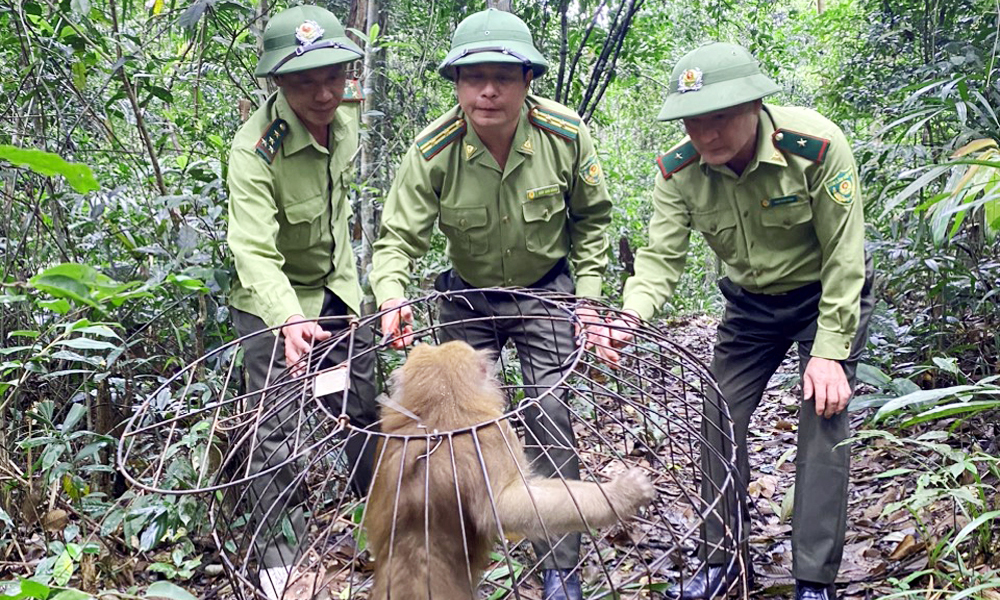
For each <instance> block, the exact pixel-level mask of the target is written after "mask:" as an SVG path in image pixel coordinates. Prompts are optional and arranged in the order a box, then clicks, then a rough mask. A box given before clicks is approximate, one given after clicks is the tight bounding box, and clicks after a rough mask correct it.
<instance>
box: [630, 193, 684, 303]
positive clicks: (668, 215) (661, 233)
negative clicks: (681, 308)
mask: <svg viewBox="0 0 1000 600" xmlns="http://www.w3.org/2000/svg"><path fill="white" fill-rule="evenodd" d="M690 239H691V219H690V217H689V216H688V210H687V206H686V205H685V203H684V200H683V198H682V196H681V193H680V190H678V187H677V181H676V179H673V178H672V179H669V180H667V179H664V178H663V177H661V176H660V175H659V174H658V175H657V177H656V185H655V187H654V189H653V218H652V220H651V221H650V223H649V242H648V243H647V245H646V246H645V247H643V248H640V249H639V250H638V251H637V252H636V256H635V275H633V276H632V277H629V278H628V281H626V282H625V291H624V293H623V301H622V308H624V309H626V310H634V311H636V312H637V313H639V316H640V317H642V318H643V319H648V318H650V317H652V316H653V314H654V313H656V311H657V310H658V309H659V308H660V307H661V306H663V303H664V302H666V301H667V299H668V298H670V297H671V296H672V295H673V293H674V289H676V287H677V282H678V281H680V278H681V274H682V273H683V272H684V262H685V260H686V259H687V251H688V243H689V240H690Z"/></svg>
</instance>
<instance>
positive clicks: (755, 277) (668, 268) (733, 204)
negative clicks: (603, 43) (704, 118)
mask: <svg viewBox="0 0 1000 600" xmlns="http://www.w3.org/2000/svg"><path fill="white" fill-rule="evenodd" d="M779 129H780V131H776V130H779ZM757 132H758V138H757V140H758V141H757V153H756V155H755V156H754V158H753V159H752V160H751V162H750V164H749V165H747V168H746V169H745V170H744V172H743V173H742V175H741V176H739V177H737V176H736V174H735V173H734V172H733V171H732V170H730V169H729V168H728V167H725V166H721V167H713V166H710V165H707V164H704V163H701V162H700V161H697V160H696V159H697V154H692V153H693V152H694V150H693V146H692V145H690V143H689V142H686V141H685V142H683V143H681V144H680V145H678V146H677V147H675V148H674V149H672V150H671V151H670V152H669V153H667V154H666V155H664V157H661V160H662V162H661V173H660V174H658V175H657V177H656V186H655V190H654V192H653V220H652V221H651V223H650V225H649V244H648V246H647V247H645V248H642V249H640V250H639V251H638V252H637V254H636V261H635V276H633V277H631V278H629V280H628V282H626V285H625V293H624V296H625V300H624V307H625V308H626V309H632V310H635V311H636V312H638V313H639V314H640V315H641V316H642V317H643V318H649V317H650V316H652V315H653V313H654V312H655V311H656V309H657V308H659V307H660V306H661V305H662V304H663V302H664V301H666V299H667V298H669V297H670V296H671V295H672V294H673V292H674V288H675V287H676V285H677V281H678V279H679V278H680V276H681V273H682V271H683V270H684V260H685V257H686V255H687V249H688V239H689V236H690V232H691V230H697V231H699V232H701V234H702V235H703V236H704V237H705V240H706V241H707V242H708V244H709V245H710V246H711V247H712V249H713V250H714V251H715V253H716V254H718V255H719V258H721V259H722V260H723V261H724V262H725V264H726V274H727V275H728V276H729V278H730V279H731V280H732V281H733V282H734V283H736V284H737V285H740V286H741V287H743V288H744V289H746V290H748V291H750V292H753V293H759V294H781V293H783V292H787V291H789V290H793V289H795V288H798V287H801V286H803V285H807V284H810V283H814V282H816V281H819V282H821V283H822V287H823V293H822V297H821V299H820V304H819V320H818V328H817V332H816V338H815V340H814V342H813V350H812V354H813V356H819V357H823V358H830V359H836V360H842V359H845V358H847V356H848V353H849V352H850V348H851V342H852V340H853V339H854V334H855V332H856V330H857V327H858V314H859V311H860V306H859V298H860V293H861V287H862V285H863V283H864V278H865V260H864V207H863V205H862V199H861V190H860V187H859V185H858V183H859V182H858V175H857V166H856V165H855V162H854V156H853V155H852V153H851V149H850V146H849V145H848V143H847V140H846V138H845V137H844V134H843V133H842V132H841V131H840V129H839V128H838V127H837V126H836V125H834V124H833V123H832V122H830V121H829V120H828V119H826V118H824V117H823V116H821V115H819V114H818V113H816V112H815V111H812V110H809V109H805V108H784V107H776V106H768V105H765V106H764V109H763V110H762V111H761V114H760V124H759V125H758V130H757ZM688 161H690V162H688ZM671 163H672V164H673V168H666V169H664V168H663V167H662V165H664V164H665V165H667V166H668V167H669V166H670V165H671ZM685 164H686V166H682V165H685Z"/></svg>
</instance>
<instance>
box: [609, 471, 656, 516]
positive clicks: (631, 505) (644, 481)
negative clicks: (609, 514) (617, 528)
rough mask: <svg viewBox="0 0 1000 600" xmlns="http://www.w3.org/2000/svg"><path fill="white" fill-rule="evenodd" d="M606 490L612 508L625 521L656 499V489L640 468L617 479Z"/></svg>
mask: <svg viewBox="0 0 1000 600" xmlns="http://www.w3.org/2000/svg"><path fill="white" fill-rule="evenodd" d="M604 488H605V489H606V490H607V491H608V499H609V500H611V506H612V507H614V509H615V512H617V513H618V515H619V516H621V517H622V518H623V519H627V518H628V517H631V516H632V515H634V514H635V513H636V512H638V511H639V509H640V508H642V507H643V506H646V505H647V504H649V503H650V502H652V501H653V498H655V497H656V488H654V487H653V483H652V482H651V481H650V480H649V478H648V477H646V473H645V472H644V471H643V470H642V469H640V468H638V467H633V468H631V469H629V470H628V471H626V472H625V473H623V474H622V475H619V476H618V477H615V478H614V479H612V480H611V482H610V483H608V484H606V485H605V486H604Z"/></svg>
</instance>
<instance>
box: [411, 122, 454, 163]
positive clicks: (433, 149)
mask: <svg viewBox="0 0 1000 600" xmlns="http://www.w3.org/2000/svg"><path fill="white" fill-rule="evenodd" d="M463 135H465V119H463V118H461V117H455V118H454V119H452V120H450V121H446V122H445V123H443V124H442V125H441V126H440V127H438V128H437V129H435V130H434V131H432V132H430V133H428V134H427V135H425V136H424V137H422V138H420V139H418V140H417V149H418V150H420V153H421V154H423V155H424V160H430V159H432V158H434V157H435V156H436V155H437V153H438V152H440V151H442V150H444V149H445V148H446V147H447V146H448V144H450V143H452V142H454V141H455V140H457V139H460V138H461V137H462V136H463Z"/></svg>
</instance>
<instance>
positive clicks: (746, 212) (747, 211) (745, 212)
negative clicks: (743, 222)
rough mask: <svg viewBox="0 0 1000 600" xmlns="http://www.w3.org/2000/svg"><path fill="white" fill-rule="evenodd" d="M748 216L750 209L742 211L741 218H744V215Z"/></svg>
mask: <svg viewBox="0 0 1000 600" xmlns="http://www.w3.org/2000/svg"><path fill="white" fill-rule="evenodd" d="M749 216H750V211H749V210H745V211H743V218H746V217H749Z"/></svg>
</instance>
